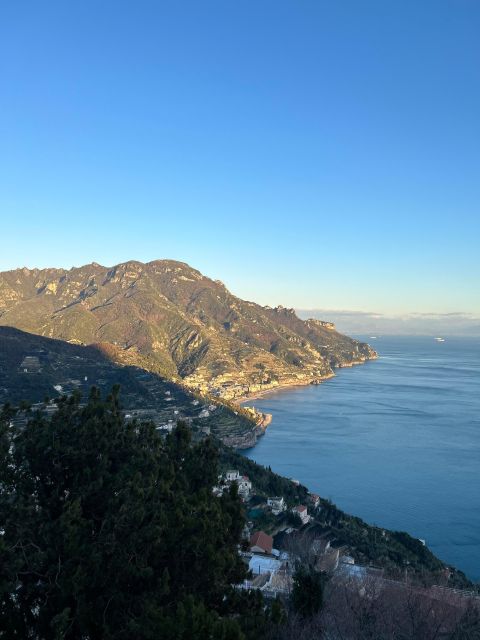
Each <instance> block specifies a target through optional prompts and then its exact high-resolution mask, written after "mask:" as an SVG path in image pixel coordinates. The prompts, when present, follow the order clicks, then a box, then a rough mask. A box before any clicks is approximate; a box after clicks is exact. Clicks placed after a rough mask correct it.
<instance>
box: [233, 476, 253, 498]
mask: <svg viewBox="0 0 480 640" xmlns="http://www.w3.org/2000/svg"><path fill="white" fill-rule="evenodd" d="M236 482H237V484H238V493H239V495H240V496H242V498H248V496H249V495H250V491H251V490H252V483H251V481H250V478H249V477H248V476H242V477H241V478H240V480H237V481H236Z"/></svg>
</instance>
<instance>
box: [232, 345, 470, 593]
mask: <svg viewBox="0 0 480 640" xmlns="http://www.w3.org/2000/svg"><path fill="white" fill-rule="evenodd" d="M361 338H362V339H367V338H366V337H365V336H362V337H361ZM367 341H369V342H370V343H371V344H372V346H374V348H375V349H376V350H377V351H378V352H379V354H380V359H379V360H377V361H374V362H369V363H367V364H365V365H362V366H358V367H354V368H352V369H341V370H339V371H338V372H337V376H336V377H335V378H332V379H331V380H328V381H327V382H325V383H323V384H322V385H319V386H307V387H297V388H294V389H289V390H285V391H277V392H273V393H270V394H268V395H267V396H264V397H263V398H261V399H258V400H256V401H252V402H249V403H247V404H250V405H253V406H255V407H257V408H259V409H261V410H262V411H266V412H268V413H271V414H273V422H272V424H271V425H270V426H269V428H268V430H267V433H266V435H265V436H264V437H263V438H262V439H261V440H260V442H259V444H258V445H257V446H256V447H255V448H254V449H250V450H248V451H245V452H244V453H245V455H247V456H248V457H250V458H253V459H254V460H256V461H257V462H259V463H261V464H263V465H270V466H271V467H272V469H273V470H274V471H276V472H278V473H280V474H282V475H285V476H288V477H293V478H296V479H298V480H300V481H301V482H302V483H303V484H305V485H306V486H307V487H309V489H310V490H312V491H314V492H316V493H319V494H320V495H321V496H323V497H327V498H331V499H332V500H333V501H334V502H335V503H336V504H337V505H338V506H339V507H340V508H342V509H343V510H345V511H347V512H349V513H352V514H355V515H358V516H361V517H362V518H364V519H365V520H367V521H368V522H370V523H372V524H376V525H379V526H384V527H387V528H390V529H398V530H403V531H408V532H409V533H410V534H412V535H414V536H416V537H419V538H424V539H425V540H426V541H427V544H428V546H429V547H430V548H431V549H432V551H433V552H434V553H435V554H436V555H437V556H439V557H440V558H441V559H442V560H444V561H445V562H447V563H451V564H453V565H455V566H457V567H458V568H460V569H462V570H463V571H465V573H466V574H467V575H468V576H469V577H470V578H472V579H473V580H478V581H480V339H470V338H468V339H467V338H446V340H445V342H441V343H439V342H436V341H435V340H434V339H433V338H428V337H379V338H378V339H376V340H368V339H367Z"/></svg>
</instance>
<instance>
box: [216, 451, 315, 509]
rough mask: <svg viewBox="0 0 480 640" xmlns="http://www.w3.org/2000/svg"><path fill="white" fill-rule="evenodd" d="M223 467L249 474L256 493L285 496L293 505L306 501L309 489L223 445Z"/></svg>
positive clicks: (221, 455) (288, 502)
mask: <svg viewBox="0 0 480 640" xmlns="http://www.w3.org/2000/svg"><path fill="white" fill-rule="evenodd" d="M220 463H221V466H222V469H223V470H224V471H225V470H227V469H238V470H239V471H240V473H241V474H243V475H247V476H248V477H249V478H250V480H251V481H252V483H253V485H254V487H255V493H256V494H257V495H260V496H264V497H268V496H283V497H284V498H285V500H286V502H287V504H288V505H290V506H293V505H295V504H300V503H302V502H305V500H306V499H307V496H308V491H307V489H306V488H305V487H304V486H302V485H300V484H296V483H294V482H292V481H291V480H289V479H288V478H284V477H283V476H279V475H278V474H276V473H273V471H272V470H271V468H270V467H263V466H262V465H260V464H257V463H256V462H254V461H253V460H250V459H249V458H245V457H244V456H242V455H240V454H238V453H236V452H235V451H232V450H231V449H227V448H225V447H223V448H222V449H221V451H220Z"/></svg>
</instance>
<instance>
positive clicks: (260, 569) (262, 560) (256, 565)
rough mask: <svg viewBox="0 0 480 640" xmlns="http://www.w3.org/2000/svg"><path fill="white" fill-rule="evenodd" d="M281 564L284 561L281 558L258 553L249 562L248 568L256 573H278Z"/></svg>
mask: <svg viewBox="0 0 480 640" xmlns="http://www.w3.org/2000/svg"><path fill="white" fill-rule="evenodd" d="M281 566H282V563H281V561H280V560H276V559H275V558H268V557H267V556H257V555H253V556H252V557H251V558H250V561H249V563H248V568H249V569H250V571H251V572H252V573H253V574H254V575H261V574H265V573H269V574H272V573H276V572H277V571H278V570H279V569H280V567H281Z"/></svg>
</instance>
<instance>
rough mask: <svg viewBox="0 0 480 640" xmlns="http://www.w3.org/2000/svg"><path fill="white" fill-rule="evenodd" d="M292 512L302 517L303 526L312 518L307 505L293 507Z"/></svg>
mask: <svg viewBox="0 0 480 640" xmlns="http://www.w3.org/2000/svg"><path fill="white" fill-rule="evenodd" d="M292 511H293V513H296V514H297V515H298V516H299V517H300V520H301V521H302V524H307V522H310V516H309V515H308V510H307V507H306V506H305V505H303V504H299V505H297V506H296V507H293V509H292Z"/></svg>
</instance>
